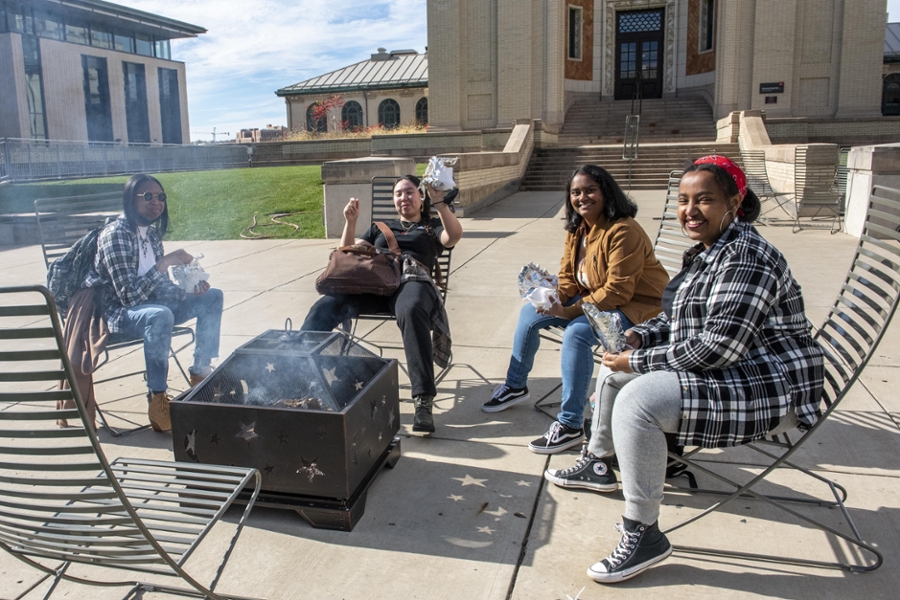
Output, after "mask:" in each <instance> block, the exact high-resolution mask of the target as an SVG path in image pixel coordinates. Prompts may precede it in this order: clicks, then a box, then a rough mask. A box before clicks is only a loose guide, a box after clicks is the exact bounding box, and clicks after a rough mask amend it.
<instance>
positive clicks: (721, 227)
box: [719, 213, 735, 235]
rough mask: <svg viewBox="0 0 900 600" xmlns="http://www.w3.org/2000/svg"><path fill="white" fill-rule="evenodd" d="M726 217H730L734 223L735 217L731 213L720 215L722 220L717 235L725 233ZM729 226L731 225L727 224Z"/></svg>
mask: <svg viewBox="0 0 900 600" xmlns="http://www.w3.org/2000/svg"><path fill="white" fill-rule="evenodd" d="M728 215H731V217H732V222H734V218H735V217H734V215H732V214H731V213H725V214H724V215H722V220H721V221H720V222H719V235H721V234H722V233H724V232H725V219H726V218H727V217H728ZM729 225H731V223H729Z"/></svg>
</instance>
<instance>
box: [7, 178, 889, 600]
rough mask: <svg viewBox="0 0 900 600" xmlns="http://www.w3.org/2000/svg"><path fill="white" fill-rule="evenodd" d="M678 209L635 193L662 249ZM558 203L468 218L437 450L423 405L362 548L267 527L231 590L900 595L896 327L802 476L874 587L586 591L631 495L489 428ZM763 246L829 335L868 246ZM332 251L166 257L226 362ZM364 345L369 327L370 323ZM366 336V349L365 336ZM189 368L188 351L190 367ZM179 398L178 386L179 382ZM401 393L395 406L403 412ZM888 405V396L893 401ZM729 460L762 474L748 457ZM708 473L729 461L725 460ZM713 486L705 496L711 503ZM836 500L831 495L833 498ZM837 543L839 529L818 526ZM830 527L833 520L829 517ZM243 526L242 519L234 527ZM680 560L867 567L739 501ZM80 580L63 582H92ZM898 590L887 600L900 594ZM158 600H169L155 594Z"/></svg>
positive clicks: (695, 585)
mask: <svg viewBox="0 0 900 600" xmlns="http://www.w3.org/2000/svg"><path fill="white" fill-rule="evenodd" d="M664 196H665V192H664V191H662V190H660V191H644V192H636V193H635V194H634V197H635V198H636V200H637V201H638V203H639V205H640V214H639V218H638V220H639V222H640V223H641V224H642V225H643V226H644V228H645V229H646V230H647V231H648V233H649V234H650V236H651V238H653V237H654V236H655V233H656V230H657V228H658V221H656V220H654V219H653V217H654V216H655V215H658V214H660V212H661V209H662V205H663V200H664ZM561 216H562V193H561V192H560V193H538V192H528V193H526V192H522V193H518V194H515V195H513V196H511V197H509V198H507V199H506V200H503V201H501V202H499V203H497V204H495V205H493V206H490V207H488V208H487V209H484V210H482V211H480V212H478V213H476V214H474V215H472V216H470V217H468V218H465V219H463V227H464V228H465V236H464V238H463V240H462V241H461V242H460V244H459V246H458V247H457V249H456V250H455V251H454V253H453V266H452V275H451V278H450V287H451V290H450V294H449V297H448V302H447V309H448V312H449V315H450V324H451V327H452V332H453V340H454V345H453V358H454V360H453V366H452V368H451V369H450V371H449V372H448V374H447V376H446V377H445V378H444V379H443V380H442V381H441V384H440V386H439V390H438V392H439V395H438V397H437V399H436V411H435V414H436V421H437V432H436V433H435V434H433V435H430V436H422V435H418V434H412V432H411V423H412V404H410V403H408V402H402V403H401V411H402V415H401V420H402V424H401V432H400V437H401V439H402V452H403V456H402V458H401V459H400V461H399V462H398V463H397V465H396V467H395V468H394V469H385V470H384V471H383V472H382V473H381V474H380V475H379V476H378V478H377V479H376V480H375V482H374V484H373V485H372V487H371V489H370V491H369V495H368V503H367V506H366V511H365V514H364V515H363V517H362V519H361V521H360V522H359V524H358V525H357V526H356V528H355V529H354V530H353V531H352V532H350V533H345V532H337V531H325V530H320V529H314V528H312V527H311V526H310V525H308V524H307V523H306V522H305V521H303V520H302V519H301V518H299V516H297V515H296V514H295V513H293V512H290V511H283V510H275V509H267V508H256V509H255V510H254V511H253V513H252V514H251V517H250V520H249V523H248V526H247V528H246V529H245V531H244V533H243V534H242V536H241V538H240V539H239V540H238V543H237V546H236V548H235V551H234V554H233V555H232V557H231V560H230V562H229V564H228V567H227V568H226V570H225V574H224V576H223V579H222V581H221V583H220V584H219V586H218V590H219V591H221V592H222V593H232V594H239V595H246V596H258V597H265V598H269V599H285V600H293V599H301V598H310V599H313V598H314V599H347V600H350V599H353V600H356V599H359V600H363V599H365V600H382V599H383V600H388V599H391V600H393V599H411V598H423V599H466V600H467V599H478V600H482V599H484V600H505V599H511V600H548V599H560V600H563V599H568V600H575V599H576V598H577V599H579V600H588V599H599V598H621V599H632V598H634V599H641V600H643V599H644V598H647V597H648V596H649V597H666V598H670V599H676V598H684V599H690V600H702V599H707V598H709V599H713V598H715V599H720V598H729V599H731V598H758V597H776V598H791V599H809V600H813V599H816V600H818V599H821V598H863V597H865V598H896V597H897V595H898V593H897V590H898V589H900V570H898V569H897V568H896V566H895V565H896V560H897V557H898V556H900V534H898V530H900V466H898V465H897V464H895V461H897V457H898V456H900V426H898V423H900V399H898V397H897V394H896V393H895V392H896V388H893V386H894V385H897V384H898V383H900V361H898V358H900V336H898V335H897V333H898V331H900V325H897V324H896V323H895V325H894V326H893V327H892V331H891V332H889V333H888V335H887V336H886V337H885V339H884V341H883V343H882V345H881V347H880V348H879V351H878V353H877V354H878V355H877V357H876V358H875V359H874V360H873V361H872V363H871V364H870V365H869V367H868V368H867V369H866V371H865V373H864V374H863V377H862V379H861V380H860V381H859V382H858V383H857V385H856V386H855V388H854V389H853V390H852V392H851V394H850V395H849V397H848V398H847V399H846V401H845V403H844V404H843V405H842V406H841V409H840V410H839V411H838V412H836V414H835V415H833V417H832V418H831V419H830V421H829V423H827V424H826V426H825V427H823V428H822V430H820V431H819V432H818V434H817V437H816V438H814V439H812V440H811V441H810V443H809V444H807V446H805V448H804V449H802V450H801V451H800V452H799V453H798V455H797V457H796V459H797V462H799V463H800V464H802V465H804V466H806V467H808V468H811V469H813V470H814V471H816V472H818V473H821V474H823V475H824V476H826V477H828V478H831V479H834V480H835V481H836V482H838V483H840V484H842V485H844V486H846V487H847V488H848V489H849V492H850V498H849V500H848V509H849V511H850V513H851V514H852V516H853V518H854V519H855V522H856V524H857V526H858V527H859V529H860V533H861V535H862V537H863V538H864V539H866V540H867V541H870V542H873V543H874V544H876V545H877V546H878V547H879V549H880V550H881V551H882V552H883V553H884V555H885V564H884V566H883V567H882V568H881V569H879V570H877V571H875V572H872V573H868V574H862V575H851V574H849V573H847V572H844V571H837V570H825V569H819V568H810V567H802V566H793V565H784V564H773V563H763V562H745V561H733V560H726V559H722V558H716V557H698V556H695V555H687V554H681V553H678V552H676V553H675V554H674V555H673V556H672V557H670V558H669V559H668V560H666V561H665V562H664V563H662V564H661V565H660V566H658V567H657V568H655V569H652V570H651V571H649V572H647V573H645V574H643V575H642V576H640V577H638V578H636V579H634V580H632V581H629V582H625V583H623V584H619V585H616V586H601V585H598V584H595V583H593V582H592V581H591V580H590V579H589V578H588V577H587V576H586V574H585V570H586V569H587V567H588V566H589V565H590V564H592V563H593V562H595V561H596V560H599V559H600V558H603V557H604V556H606V555H607V554H608V553H609V551H611V550H612V549H613V548H614V547H615V545H616V543H617V541H618V537H619V536H618V534H617V532H616V530H615V529H614V525H615V523H617V522H618V521H619V520H620V518H621V514H622V510H623V498H622V494H621V492H616V493H612V494H607V495H601V494H595V493H591V492H587V491H567V490H563V489H560V488H557V487H555V486H553V485H549V484H547V483H546V482H545V481H544V480H543V478H542V473H543V471H544V469H546V468H548V467H550V468H560V467H567V466H570V465H571V464H573V463H574V460H575V457H576V454H575V453H574V452H567V453H564V454H562V455H557V456H552V457H549V458H548V457H545V456H538V455H536V454H532V453H531V452H529V451H528V449H527V447H526V446H527V444H528V442H529V441H530V440H531V439H534V438H535V437H538V436H539V435H541V434H542V433H543V432H544V431H545V430H546V429H547V427H548V426H549V424H550V422H551V421H550V419H549V418H548V417H547V416H545V415H543V414H541V413H540V412H538V411H535V410H532V408H531V405H530V403H528V404H524V405H520V406H518V407H516V408H512V409H510V410H507V411H504V412H501V413H495V414H487V413H484V412H482V411H481V410H480V406H481V404H482V402H484V401H485V400H486V399H488V398H489V397H490V394H491V391H492V390H493V388H494V387H495V386H496V385H497V384H498V383H500V382H502V381H503V378H504V376H505V373H506V367H507V362H508V358H509V352H510V345H511V341H512V333H513V329H514V327H515V323H516V319H517V315H518V312H519V307H520V306H521V301H520V299H519V297H518V292H517V289H516V275H517V273H518V271H519V269H520V268H521V266H522V265H523V264H525V263H527V262H529V261H533V262H537V263H540V264H541V265H543V266H546V267H549V268H550V269H551V270H555V269H556V266H557V265H558V262H559V258H560V255H561V252H562V242H563V239H564V232H563V229H562V225H563V222H562V219H561ZM760 230H761V232H762V233H763V235H764V236H766V237H767V238H768V239H770V240H771V241H773V242H774V243H775V244H776V245H777V246H778V247H779V248H780V249H781V250H782V251H783V252H784V254H785V255H786V256H787V258H788V261H789V263H790V265H791V267H792V269H793V272H794V275H795V277H796V278H797V279H798V281H799V282H800V283H801V285H802V287H803V291H804V296H805V299H806V304H807V309H808V314H809V317H810V319H811V320H812V322H813V323H818V322H821V320H822V319H823V318H824V317H825V315H826V314H827V312H828V310H829V308H830V306H831V303H832V302H833V300H834V297H835V295H836V293H837V291H838V290H839V288H840V285H841V283H842V280H843V278H844V275H845V273H846V269H847V267H848V266H849V264H850V261H851V259H852V257H853V250H854V247H855V244H856V241H855V240H854V239H852V238H851V237H849V236H847V235H844V234H837V235H830V234H829V233H828V231H823V230H805V231H802V232H800V233H797V234H792V233H791V229H790V227H763V228H761V229H760ZM334 246H335V242H334V241H333V240H301V241H285V240H260V241H225V242H185V243H175V242H172V243H168V244H167V249H168V250H172V249H174V248H176V247H184V248H186V249H187V250H188V251H189V252H191V253H193V254H199V253H202V254H203V255H204V259H203V261H202V262H203V265H204V267H205V268H206V270H207V271H208V272H209V273H210V274H211V278H210V282H211V283H212V284H213V285H214V286H216V287H219V288H221V289H222V290H224V292H225V313H224V319H223V331H222V352H221V358H220V360H221V359H224V357H226V356H227V355H228V354H229V353H230V352H231V351H232V350H233V349H234V348H235V347H237V346H239V345H240V344H242V343H244V342H246V341H247V340H248V339H250V338H251V337H254V336H255V335H258V334H259V333H261V332H262V331H264V330H266V329H278V328H281V327H283V326H284V322H285V319H286V318H291V319H292V321H293V324H294V328H295V329H296V328H297V327H299V324H300V323H301V322H302V320H303V317H304V315H305V314H306V312H307V310H308V308H309V307H310V306H311V305H312V303H313V302H314V301H315V300H316V298H317V297H318V294H317V293H316V292H315V289H314V287H313V282H314V280H315V278H316V275H317V274H318V273H319V272H320V271H321V270H322V268H323V267H324V265H325V263H326V260H327V258H328V254H329V252H330V249H331V248H333V247H334ZM44 273H45V270H44V264H43V260H42V258H41V251H40V247H38V246H29V247H20V248H8V247H7V248H2V249H0V282H2V283H0V285H4V286H6V285H21V284H36V283H42V282H43V279H44ZM360 327H361V329H363V328H368V329H371V328H372V324H368V325H367V324H366V323H362V324H361V325H360ZM368 329H366V331H368ZM368 339H371V340H373V341H375V342H384V343H386V345H387V346H388V347H387V349H386V351H385V354H386V355H387V356H391V357H396V358H399V359H401V360H402V357H403V353H402V350H401V349H400V348H399V333H398V332H397V330H396V327H395V326H394V325H393V324H391V323H386V324H383V325H380V326H377V327H375V328H374V329H373V330H372V331H371V332H369V333H368ZM183 354H184V359H185V361H187V360H188V359H189V354H190V350H186V351H184V353H183ZM141 364H142V355H141V353H140V350H139V349H138V350H132V351H130V352H127V353H124V354H121V355H118V356H116V357H115V358H114V361H113V363H112V364H111V365H110V366H107V367H104V371H105V374H115V373H116V372H117V371H118V372H123V373H124V372H127V370H133V369H135V368H140V365H141ZM170 375H171V377H170V379H171V383H172V386H173V387H174V388H178V387H179V386H183V385H184V384H183V382H179V380H178V379H177V372H176V371H175V369H174V368H173V369H171V372H170ZM558 384H559V351H558V347H554V346H553V345H551V344H547V343H545V344H544V347H543V348H542V349H541V351H540V352H539V353H538V358H537V362H536V365H535V369H534V371H533V373H532V378H531V379H530V381H529V388H530V389H531V394H532V400H536V399H538V398H541V397H544V396H547V400H548V401H553V399H554V397H557V398H558V395H559V391H558ZM403 385H405V382H404V381H401V390H400V396H401V400H408V399H409V389H408V387H406V388H403ZM892 390H893V392H892ZM144 392H145V389H144V384H143V381H142V380H141V378H140V377H136V376H135V377H129V378H125V379H121V380H117V381H114V382H110V383H107V384H102V385H99V386H98V389H97V397H98V399H99V401H100V403H101V405H102V407H103V408H104V409H105V410H106V411H107V412H108V413H109V414H111V415H112V416H113V422H114V424H119V425H124V424H126V423H125V421H131V422H135V423H141V424H142V423H145V422H146V404H145V400H144V395H143V394H144ZM100 437H101V441H102V442H103V444H104V449H105V451H106V452H107V454H108V455H109V456H110V457H115V456H119V455H123V456H131V457H146V458H154V459H171V457H172V440H171V438H170V437H169V436H168V435H164V434H158V433H154V432H152V431H149V430H147V431H142V432H140V433H137V434H134V435H131V436H126V437H124V438H118V439H116V438H112V437H110V436H109V435H108V434H107V433H106V432H104V431H101V434H100ZM727 456H728V457H729V458H730V459H732V460H739V461H741V464H739V465H734V466H733V467H729V468H730V469H731V470H732V471H733V472H737V470H738V469H740V470H743V471H745V472H746V473H748V474H749V473H752V472H753V471H754V463H755V461H756V459H755V458H754V457H753V456H752V455H751V454H750V453H749V452H747V451H745V450H741V449H737V450H730V451H728V453H727ZM710 460H716V456H715V453H714V454H713V456H712V458H711V459H710ZM704 483H706V484H709V482H708V481H703V480H702V479H701V484H704ZM821 487H822V486H821V485H820V486H818V487H816V486H813V484H812V482H811V480H809V479H808V478H806V477H803V476H801V475H799V474H797V473H790V472H778V473H776V474H775V475H774V476H773V477H772V482H771V483H769V484H767V485H766V486H765V488H764V489H766V490H768V491H770V492H784V491H785V490H795V491H796V492H798V493H799V494H801V495H805V494H818V495H820V496H821V495H822V494H823V493H827V490H823V489H821ZM823 497H824V496H823ZM707 502H708V498H698V497H689V496H686V495H683V494H677V493H670V494H667V496H666V499H665V502H664V506H663V509H662V516H661V519H660V523H661V525H663V526H665V525H667V524H672V523H674V522H676V521H677V520H680V519H681V518H684V517H685V516H686V515H688V514H690V513H691V511H694V510H696V509H697V508H698V507H702V506H705V505H706V503H707ZM799 510H801V511H807V510H811V511H813V512H815V513H817V515H816V516H819V517H823V518H825V519H827V520H830V522H832V523H834V524H835V526H838V524H840V525H843V524H844V523H843V518H842V515H841V514H840V512H839V511H837V510H830V511H829V510H827V509H823V508H818V509H806V508H801V509H799ZM822 513H824V515H823V514H822ZM236 515H237V513H232V514H230V515H229V519H227V520H229V521H232V522H233V521H234V518H236ZM224 529H225V530H226V531H225V532H223V533H222V534H221V535H217V534H216V532H214V535H213V537H212V538H211V539H209V540H207V542H206V543H205V546H201V550H200V553H199V554H197V555H196V556H195V557H193V558H192V559H191V561H190V562H189V565H192V566H193V572H196V573H199V574H200V575H199V576H200V577H201V578H202V577H203V576H204V575H203V574H205V573H209V574H210V575H211V572H212V571H211V570H212V568H213V564H214V563H213V560H214V559H215V558H216V557H217V556H218V555H219V552H217V551H218V550H219V548H218V547H217V546H218V545H219V544H218V543H217V542H220V541H222V540H223V539H224V534H225V533H227V530H228V528H227V527H225V528H224ZM670 539H671V541H672V542H673V543H675V544H682V545H690V546H708V547H719V548H727V549H732V550H743V551H748V552H757V553H763V554H777V555H793V556H799V557H803V558H809V559H816V560H833V559H836V558H837V559H847V560H853V559H854V558H860V557H858V556H856V552H855V551H854V550H852V549H850V548H848V546H847V545H846V544H844V543H843V542H841V541H840V540H837V539H835V538H833V537H831V536H828V535H825V534H823V533H821V532H820V531H817V530H813V529H811V528H809V527H806V526H803V525H799V524H797V523H795V522H793V521H791V520H790V519H789V518H788V517H787V515H785V514H784V513H781V512H779V511H775V510H773V509H771V508H770V507H767V506H765V505H763V504H761V503H759V502H755V501H745V500H740V501H737V502H735V503H733V504H731V505H730V506H729V507H728V508H727V509H726V510H724V511H723V512H722V513H721V514H719V513H715V514H713V515H711V516H709V517H707V518H705V519H702V520H701V521H699V522H697V523H696V524H694V525H692V526H689V527H687V528H685V529H681V530H678V531H676V532H674V533H673V534H672V535H671V536H670ZM82 571H83V569H81V568H80V567H78V568H76V567H73V568H72V570H70V574H75V573H77V572H82ZM41 578H42V575H41V574H40V573H38V572H37V571H35V570H33V569H31V568H30V567H28V566H26V565H25V564H23V563H20V562H19V561H17V560H16V559H14V558H12V557H11V556H9V555H8V554H5V553H0V599H2V600H10V599H13V598H15V599H18V598H26V599H31V598H40V597H41V595H42V593H43V589H44V587H45V586H46V583H43V584H41V585H39V586H38V587H37V588H35V589H34V590H33V591H30V592H28V593H27V594H26V595H24V596H23V593H25V592H26V591H27V590H29V588H31V587H32V586H33V585H34V584H35V583H37V582H39V580H40V579H41ZM892 590H893V591H892ZM124 593H125V590H124V589H122V588H117V589H105V588H95V587H87V586H78V585H75V584H70V583H63V584H61V585H60V587H59V589H58V590H57V592H56V597H60V598H69V599H90V600H94V599H96V600H101V599H106V598H118V597H121V596H122V595H124ZM144 597H145V598H157V597H162V596H161V595H160V594H156V593H151V594H145V595H144Z"/></svg>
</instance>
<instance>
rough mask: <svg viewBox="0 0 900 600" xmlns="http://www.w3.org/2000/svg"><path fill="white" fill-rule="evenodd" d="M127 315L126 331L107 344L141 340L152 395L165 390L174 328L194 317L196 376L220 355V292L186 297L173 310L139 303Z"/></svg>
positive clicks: (194, 370)
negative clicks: (195, 322)
mask: <svg viewBox="0 0 900 600" xmlns="http://www.w3.org/2000/svg"><path fill="white" fill-rule="evenodd" d="M126 314H127V317H126V323H125V331H124V332H123V333H117V334H113V335H111V336H110V338H109V343H110V344H115V343H118V342H124V341H128V340H137V339H142V338H143V340H144V363H145V364H146V366H147V387H148V388H150V391H151V392H164V391H166V389H167V388H168V383H167V379H168V376H169V348H170V347H171V345H172V328H173V327H174V326H175V325H178V324H180V323H184V322H185V321H187V320H189V319H192V318H194V317H196V318H197V327H196V331H195V333H196V336H197V339H196V343H195V344H194V365H193V366H192V367H191V371H192V372H194V373H199V372H200V371H201V370H202V369H203V368H205V367H208V366H209V363H210V362H211V361H212V359H213V358H215V357H217V356H218V355H219V330H220V328H221V323H222V290H219V289H216V288H210V289H209V291H207V292H206V293H205V294H203V295H201V296H197V295H195V294H188V295H187V296H186V297H185V299H184V300H182V301H181V302H180V303H179V304H178V306H177V307H175V309H174V310H172V309H171V308H169V307H168V306H164V305H162V304H138V305H137V306H133V307H131V308H129V309H127V310H126Z"/></svg>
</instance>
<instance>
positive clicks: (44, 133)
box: [0, 0, 206, 144]
mask: <svg viewBox="0 0 900 600" xmlns="http://www.w3.org/2000/svg"><path fill="white" fill-rule="evenodd" d="M201 33H206V30H205V29H203V28H202V27H197V26H196V25H189V24H187V23H182V22H180V21H175V20H173V19H169V18H166V17H163V16H160V15H154V14H150V13H147V12H143V11H139V10H134V9H131V8H127V7H124V6H120V5H118V4H112V3H109V2H103V1H100V0H66V1H65V2H60V1H54V0H0V90H2V93H0V137H10V138H36V139H49V140H76V141H91V142H127V143H145V144H184V143H189V142H190V133H189V131H190V129H189V123H188V106H187V84H186V81H185V66H184V63H182V62H178V61H174V60H172V57H171V51H170V44H169V41H170V40H172V39H176V38H184V37H195V36H197V35H199V34H201Z"/></svg>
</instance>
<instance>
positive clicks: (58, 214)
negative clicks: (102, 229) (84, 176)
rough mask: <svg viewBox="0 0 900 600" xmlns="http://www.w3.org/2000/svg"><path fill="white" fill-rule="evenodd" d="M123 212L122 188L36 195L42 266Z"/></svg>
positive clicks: (48, 263)
mask: <svg viewBox="0 0 900 600" xmlns="http://www.w3.org/2000/svg"><path fill="white" fill-rule="evenodd" d="M121 212H122V192H106V193H103V194H88V195H83V196H66V197H64V198H38V199H37V200H35V201H34V216H35V219H36V220H37V227H38V233H39V235H40V239H41V250H42V251H43V253H44V266H46V267H49V266H50V263H52V262H53V261H54V260H56V259H57V258H59V257H60V256H62V255H63V254H65V253H66V251H67V250H68V249H69V248H71V247H72V245H73V244H74V243H75V242H77V241H78V240H80V239H81V238H82V237H84V236H85V234H87V233H88V232H90V231H92V230H93V229H96V228H97V227H99V226H101V225H103V223H105V222H106V219H107V218H108V217H111V216H115V215H118V214H120V213H121Z"/></svg>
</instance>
